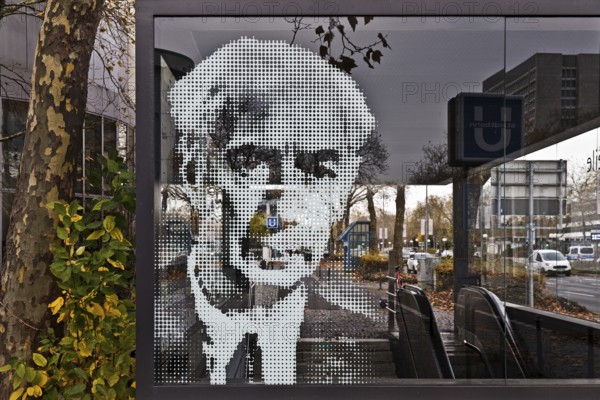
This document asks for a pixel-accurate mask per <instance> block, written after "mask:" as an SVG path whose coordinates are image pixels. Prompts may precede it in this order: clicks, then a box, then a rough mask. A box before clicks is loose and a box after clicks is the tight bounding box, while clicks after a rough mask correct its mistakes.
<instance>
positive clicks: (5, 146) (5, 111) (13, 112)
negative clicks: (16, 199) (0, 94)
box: [1, 99, 29, 189]
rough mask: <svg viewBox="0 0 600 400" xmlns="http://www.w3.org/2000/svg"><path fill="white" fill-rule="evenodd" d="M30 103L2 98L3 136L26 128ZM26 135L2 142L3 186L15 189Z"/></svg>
mask: <svg viewBox="0 0 600 400" xmlns="http://www.w3.org/2000/svg"><path fill="white" fill-rule="evenodd" d="M28 106H29V105H28V103H26V102H23V101H15V100H6V99H3V100H2V125H1V126H2V137H7V136H11V135H14V134H16V133H19V132H23V131H24V130H25V124H26V123H27V108H28ZM24 140H25V136H24V135H21V136H19V137H16V138H14V139H11V140H9V141H7V142H4V143H2V160H3V165H2V187H3V188H11V189H14V188H15V187H16V183H17V178H18V175H19V163H20V160H21V151H22V150H23V143H24Z"/></svg>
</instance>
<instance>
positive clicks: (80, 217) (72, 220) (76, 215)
mask: <svg viewBox="0 0 600 400" xmlns="http://www.w3.org/2000/svg"><path fill="white" fill-rule="evenodd" d="M82 219H83V217H82V216H81V215H79V214H75V215H73V216H72V217H71V222H77V221H81V220H82Z"/></svg>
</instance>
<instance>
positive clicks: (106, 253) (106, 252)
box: [98, 247, 115, 260]
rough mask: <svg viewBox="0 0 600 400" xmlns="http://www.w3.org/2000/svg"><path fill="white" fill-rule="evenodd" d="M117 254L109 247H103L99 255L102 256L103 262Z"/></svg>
mask: <svg viewBox="0 0 600 400" xmlns="http://www.w3.org/2000/svg"><path fill="white" fill-rule="evenodd" d="M114 254H115V252H114V251H113V250H112V249H111V248H109V247H103V248H101V249H100V251H99V252H98V255H99V256H100V258H102V259H103V260H106V259H107V258H110V257H112V256H113V255H114Z"/></svg>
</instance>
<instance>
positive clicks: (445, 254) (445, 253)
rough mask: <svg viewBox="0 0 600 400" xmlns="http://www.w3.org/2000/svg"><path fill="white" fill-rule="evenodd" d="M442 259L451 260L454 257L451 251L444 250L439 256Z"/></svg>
mask: <svg viewBox="0 0 600 400" xmlns="http://www.w3.org/2000/svg"><path fill="white" fill-rule="evenodd" d="M441 257H442V258H452V257H454V252H453V251H452V250H444V251H442V254H441Z"/></svg>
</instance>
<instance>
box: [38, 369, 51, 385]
mask: <svg viewBox="0 0 600 400" xmlns="http://www.w3.org/2000/svg"><path fill="white" fill-rule="evenodd" d="M48 379H49V378H48V374H47V373H45V372H44V371H42V381H41V382H40V386H41V387H44V386H46V383H48Z"/></svg>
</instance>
